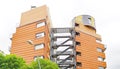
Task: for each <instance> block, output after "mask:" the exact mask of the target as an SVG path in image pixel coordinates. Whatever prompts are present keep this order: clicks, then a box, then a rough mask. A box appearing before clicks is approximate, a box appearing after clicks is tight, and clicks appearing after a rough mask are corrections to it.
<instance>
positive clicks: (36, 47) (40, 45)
mask: <svg viewBox="0 0 120 69" xmlns="http://www.w3.org/2000/svg"><path fill="white" fill-rule="evenodd" d="M44 47H45V45H44V44H43V43H42V44H37V45H35V47H34V49H35V50H39V49H43V48H44Z"/></svg>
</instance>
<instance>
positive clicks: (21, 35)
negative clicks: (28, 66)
mask: <svg viewBox="0 0 120 69" xmlns="http://www.w3.org/2000/svg"><path fill="white" fill-rule="evenodd" d="M37 23H38V22H34V23H30V24H28V25H24V26H21V27H18V28H17V30H16V33H15V34H14V35H13V38H12V47H11V53H12V54H16V55H19V56H22V57H23V58H24V59H25V60H26V62H27V63H30V62H31V61H32V60H33V59H34V57H35V56H44V57H45V58H46V59H48V57H49V56H48V54H49V33H48V32H49V30H48V27H47V25H46V26H42V27H40V28H36V24H37ZM40 32H45V36H44V37H42V38H39V39H38V38H36V36H35V35H36V33H40ZM27 40H32V41H33V43H34V45H36V44H40V43H44V44H45V47H44V48H43V49H39V50H35V49H34V45H30V44H28V42H27Z"/></svg>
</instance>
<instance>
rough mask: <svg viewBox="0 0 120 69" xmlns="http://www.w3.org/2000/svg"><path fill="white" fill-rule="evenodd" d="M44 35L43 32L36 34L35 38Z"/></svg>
mask: <svg viewBox="0 0 120 69" xmlns="http://www.w3.org/2000/svg"><path fill="white" fill-rule="evenodd" d="M44 36H45V33H44V32H42V33H37V34H36V38H41V37H44Z"/></svg>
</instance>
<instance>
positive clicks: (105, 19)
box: [0, 0, 120, 69]
mask: <svg viewBox="0 0 120 69" xmlns="http://www.w3.org/2000/svg"><path fill="white" fill-rule="evenodd" d="M44 4H47V6H48V7H49V10H50V15H51V19H52V23H53V26H55V27H63V25H64V27H67V26H70V22H71V20H72V19H73V18H74V17H75V16H78V15H83V14H89V15H91V16H93V17H94V18H95V20H96V27H97V33H98V34H100V35H101V36H102V39H103V43H104V44H106V45H107V50H106V52H105V53H106V61H107V67H108V68H107V69H119V68H120V63H119V62H120V55H119V53H120V47H119V46H120V43H119V42H120V37H119V35H120V32H119V30H120V27H119V25H120V24H119V23H120V8H119V7H120V1H119V0H1V1H0V50H2V51H4V52H5V53H9V52H8V47H10V46H11V42H10V39H9V38H10V37H11V36H12V34H13V33H14V32H15V29H16V26H17V25H18V24H19V22H20V16H21V13H22V12H24V11H27V10H30V6H31V5H35V6H41V5H44Z"/></svg>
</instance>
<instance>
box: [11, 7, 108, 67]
mask: <svg viewBox="0 0 120 69" xmlns="http://www.w3.org/2000/svg"><path fill="white" fill-rule="evenodd" d="M48 13H49V12H48V8H47V6H45V5H44V6H41V7H37V8H32V9H31V10H29V11H27V12H24V13H22V16H21V22H20V26H19V27H17V29H16V33H14V34H13V37H12V46H11V54H16V55H19V56H22V57H23V58H24V59H25V60H26V62H27V63H30V62H31V61H33V60H35V59H36V58H37V57H40V58H45V59H50V60H52V61H54V62H56V63H57V64H58V65H59V67H60V68H61V69H105V68H106V62H105V61H104V59H105V53H104V51H105V49H106V48H105V46H104V45H103V44H102V43H101V36H100V35H98V34H96V27H95V21H94V18H93V17H91V16H89V15H81V16H77V17H74V19H73V20H72V27H70V28H52V27H51V21H50V16H49V14H48Z"/></svg>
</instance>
